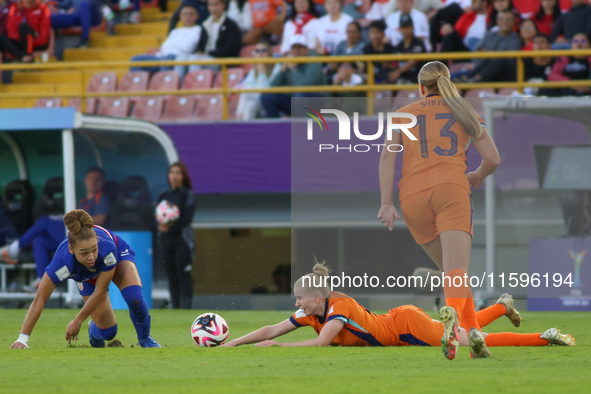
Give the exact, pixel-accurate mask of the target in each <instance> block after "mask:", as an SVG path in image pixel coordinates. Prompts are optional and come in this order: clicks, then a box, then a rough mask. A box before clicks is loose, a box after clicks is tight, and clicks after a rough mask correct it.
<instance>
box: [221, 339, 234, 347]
mask: <svg viewBox="0 0 591 394" xmlns="http://www.w3.org/2000/svg"><path fill="white" fill-rule="evenodd" d="M220 347H236V342H234V340H231V341H230V342H226V343H224V344H223V345H220Z"/></svg>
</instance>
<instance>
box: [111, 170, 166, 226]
mask: <svg viewBox="0 0 591 394" xmlns="http://www.w3.org/2000/svg"><path fill="white" fill-rule="evenodd" d="M154 228H155V219H154V213H153V209H152V198H151V197H150V189H149V187H148V182H146V179H145V178H144V177H143V176H140V175H135V176H130V177H127V178H125V179H123V180H122V181H121V183H120V184H119V191H118V193H117V198H116V199H115V201H114V202H113V203H112V204H111V207H110V209H109V229H112V230H140V231H141V230H144V231H152V230H154Z"/></svg>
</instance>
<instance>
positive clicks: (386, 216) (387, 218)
mask: <svg viewBox="0 0 591 394" xmlns="http://www.w3.org/2000/svg"><path fill="white" fill-rule="evenodd" d="M396 219H398V220H402V218H401V217H400V214H399V213H398V211H397V210H396V208H395V207H394V206H393V205H389V204H385V205H382V207H381V208H380V212H378V220H379V221H380V222H382V223H384V225H385V226H386V227H388V230H390V231H392V230H393V229H394V220H396Z"/></svg>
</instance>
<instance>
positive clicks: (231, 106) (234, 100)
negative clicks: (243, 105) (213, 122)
mask: <svg viewBox="0 0 591 394" xmlns="http://www.w3.org/2000/svg"><path fill="white" fill-rule="evenodd" d="M238 100H240V93H234V94H231V95H230V97H229V98H228V119H229V120H235V119H236V110H237V109H238ZM222 105H223V104H222ZM222 108H223V107H222ZM222 117H223V112H222Z"/></svg>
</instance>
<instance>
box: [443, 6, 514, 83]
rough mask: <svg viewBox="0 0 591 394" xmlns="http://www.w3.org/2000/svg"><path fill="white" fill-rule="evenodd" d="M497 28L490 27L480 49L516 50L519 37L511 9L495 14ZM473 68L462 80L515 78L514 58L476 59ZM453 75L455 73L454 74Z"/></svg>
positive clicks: (487, 80) (485, 50)
mask: <svg viewBox="0 0 591 394" xmlns="http://www.w3.org/2000/svg"><path fill="white" fill-rule="evenodd" d="M497 25H498V29H491V30H489V31H488V33H486V36H484V40H482V44H481V45H480V47H479V50H480V51H484V52H497V51H518V50H520V49H521V39H520V38H519V36H518V35H517V33H515V31H514V27H515V16H514V14H513V12H511V11H501V12H499V13H498V15H497ZM474 63H475V65H474V69H473V70H471V71H468V73H467V76H465V77H464V80H468V81H470V82H480V81H486V82H492V81H514V80H515V78H516V70H515V59H477V60H475V62H474ZM454 77H455V75H454Z"/></svg>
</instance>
